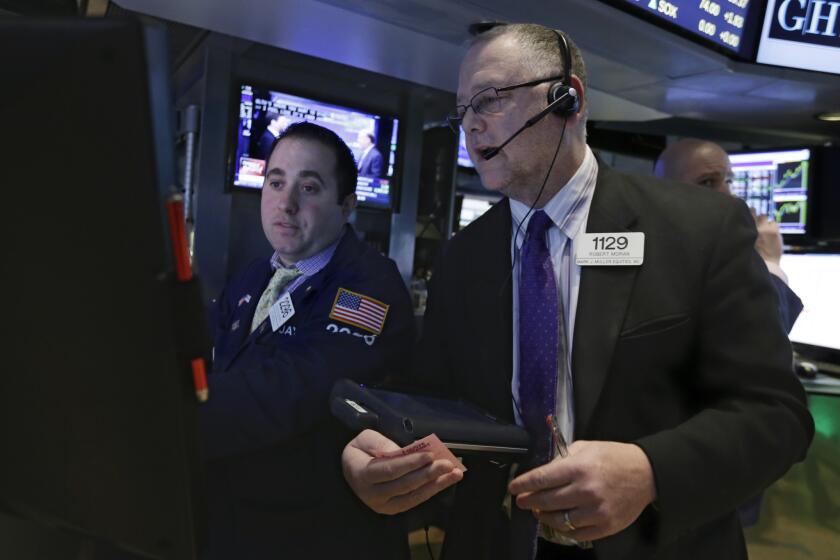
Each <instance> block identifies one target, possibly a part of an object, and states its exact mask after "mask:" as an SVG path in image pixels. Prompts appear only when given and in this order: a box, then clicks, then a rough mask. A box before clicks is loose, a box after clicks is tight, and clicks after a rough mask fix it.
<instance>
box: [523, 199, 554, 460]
mask: <svg viewBox="0 0 840 560" xmlns="http://www.w3.org/2000/svg"><path fill="white" fill-rule="evenodd" d="M552 225H554V224H553V222H552V221H551V218H549V217H548V215H546V213H545V212H543V211H542V210H538V211H537V212H535V213H534V215H533V216H532V217H531V221H530V223H529V224H528V231H527V234H526V236H525V243H524V244H523V245H522V265H521V273H520V275H519V407H520V411H519V412H520V414H521V415H522V422H523V423H524V424H525V428H526V429H527V430H528V433H529V434H531V440H532V446H531V453H530V456H529V462H530V463H531V464H530V465H529V466H531V467H535V466H538V465H542V464H544V463H547V462H548V461H549V459H550V458H551V432H550V430H549V428H548V426H547V424H546V421H545V417H546V416H547V415H549V414H554V409H555V404H556V403H555V399H556V394H557V349H558V344H557V337H558V332H557V330H558V329H557V327H558V317H559V314H558V310H557V307H558V305H557V284H556V283H555V281H554V267H553V266H552V264H551V254H550V253H549V251H548V244H547V243H546V232H547V231H548V228H550V227H551V226H552Z"/></svg>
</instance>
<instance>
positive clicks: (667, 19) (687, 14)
mask: <svg viewBox="0 0 840 560" xmlns="http://www.w3.org/2000/svg"><path fill="white" fill-rule="evenodd" d="M603 1H605V2H607V3H609V4H612V5H614V6H616V7H618V8H621V9H624V10H628V11H630V12H632V13H634V14H636V15H639V16H641V17H643V18H645V19H647V20H650V21H651V22H653V23H656V24H657V25H660V26H664V27H665V28H666V29H670V30H672V31H680V30H681V31H683V32H685V31H687V32H688V33H689V34H690V36H691V37H692V38H694V39H695V40H699V41H701V42H703V43H706V44H710V45H714V47H716V48H717V49H719V50H722V51H724V52H727V53H730V54H734V55H736V56H737V57H739V58H743V59H747V60H750V59H752V57H753V54H754V52H755V37H756V35H757V34H758V27H759V26H760V25H761V22H760V18H761V12H760V9H761V3H760V2H759V1H758V0H694V1H685V0H670V1H669V0H641V1H640V0H603Z"/></svg>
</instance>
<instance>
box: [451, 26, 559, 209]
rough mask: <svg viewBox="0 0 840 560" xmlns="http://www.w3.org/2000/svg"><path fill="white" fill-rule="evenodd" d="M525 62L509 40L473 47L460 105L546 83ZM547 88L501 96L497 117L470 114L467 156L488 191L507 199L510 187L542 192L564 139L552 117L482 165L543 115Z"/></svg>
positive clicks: (466, 129)
mask: <svg viewBox="0 0 840 560" xmlns="http://www.w3.org/2000/svg"><path fill="white" fill-rule="evenodd" d="M526 56H527V53H525V52H523V49H522V47H521V46H520V45H519V44H518V43H517V42H516V40H515V39H513V37H511V36H506V35H502V36H500V37H497V38H495V39H492V40H490V41H489V42H485V43H479V44H478V45H475V46H474V47H472V48H471V49H470V50H469V52H468V53H467V55H466V57H465V58H464V61H463V62H462V63H461V71H460V73H459V75H458V97H457V101H456V103H457V104H458V105H467V104H468V103H470V101H471V99H472V98H473V96H474V95H475V94H476V93H478V92H480V91H481V90H483V89H485V88H487V87H490V86H492V87H496V88H500V87H505V86H510V85H514V84H518V83H522V82H527V81H530V80H534V79H537V78H545V77H547V75H546V76H543V75H539V76H537V75H532V74H533V71H529V70H528V65H526V64H525V59H526ZM549 86H550V84H548V83H544V84H540V85H537V86H534V87H525V88H521V89H515V90H513V91H509V92H503V93H501V94H500V95H501V96H502V98H503V99H502V101H501V105H500V107H501V112H500V113H499V114H492V115H476V114H475V112H474V110H473V109H471V108H470V109H467V112H466V114H465V115H464V120H463V124H462V127H463V129H464V133H465V135H466V139H467V151H468V152H469V154H470V159H471V160H472V161H473V163H475V166H476V170H477V171H478V173H479V175H480V176H481V182H482V183H483V184H484V186H485V187H486V188H488V189H490V190H494V191H499V192H501V193H503V194H508V195H509V194H510V192H511V188H512V187H514V188H519V189H521V188H529V189H530V188H533V189H538V188H539V186H540V185H541V184H542V182H543V179H544V178H545V175H546V173H547V171H548V166H549V164H550V162H551V159H552V156H553V154H554V150H555V149H556V148H557V142H558V141H559V139H560V136H559V134H560V133H559V128H560V127H559V126H558V125H557V122H556V118H557V117H555V116H554V115H549V116H548V117H546V118H545V119H543V120H542V121H540V122H538V123H537V124H535V125H534V126H533V127H531V128H529V129H526V130H525V131H523V132H522V134H520V135H519V136H517V137H516V139H515V140H513V141H512V142H511V143H510V144H508V145H507V146H505V148H504V149H503V150H502V151H501V152H499V153H498V154H497V155H496V156H495V157H493V158H492V159H489V160H487V159H484V157H483V156H482V153H484V152H486V151H487V150H488V149H490V148H493V147H496V146H499V145H500V144H502V143H503V142H504V141H505V140H507V139H508V138H509V137H510V136H511V135H512V134H513V133H514V132H516V131H517V130H518V129H519V128H520V127H521V126H522V125H523V124H525V121H526V120H528V119H529V118H531V117H532V116H534V115H535V114H537V113H538V112H539V111H541V110H542V109H544V108H545V106H546V104H547V101H546V98H547V95H548V88H549Z"/></svg>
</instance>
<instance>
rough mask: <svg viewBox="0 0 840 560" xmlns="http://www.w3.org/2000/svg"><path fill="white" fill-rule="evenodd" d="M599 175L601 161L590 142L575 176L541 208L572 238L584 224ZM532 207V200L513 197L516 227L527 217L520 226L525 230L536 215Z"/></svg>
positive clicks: (512, 215)
mask: <svg viewBox="0 0 840 560" xmlns="http://www.w3.org/2000/svg"><path fill="white" fill-rule="evenodd" d="M597 177H598V161H597V160H596V159H595V155H594V154H593V153H592V150H591V149H590V148H589V146H586V154H585V155H584V157H583V162H581V164H580V167H578V169H577V171H575V174H574V175H572V178H571V179H569V181H568V182H567V183H566V184H565V185H563V187H562V188H561V189H560V190H559V191H557V194H555V195H554V196H553V197H551V199H550V200H549V201H548V202H547V203H546V204H545V206H543V207H542V208H541V210H543V211H544V212H545V213H546V214H548V217H549V218H551V221H552V222H554V225H556V226H558V227H559V228H560V230H561V231H562V232H563V234H564V235H565V236H566V237H568V238H569V239H574V237H575V236H576V235H577V234H578V232H579V231H580V230H581V228H582V227H583V226H584V222H585V220H586V216H587V214H588V212H586V211H585V209H586V207H587V206H588V204H587V201H589V200H591V199H592V192H593V189H594V188H595V180H596V179H597ZM530 209H531V206H530V205H529V204H525V203H523V202H519V201H518V200H513V199H511V200H510V213H511V217H512V218H513V227H517V226H518V225H519V222H520V221H522V219H523V218H526V215H527V218H526V219H525V221H524V222H523V223H522V225H521V230H522V232H523V233H524V232H525V231H526V230H527V229H528V222H529V221H530V219H531V216H533V212H531V213H530V214H529V213H528V210H530ZM523 238H524V235H520V236H519V239H518V240H517V246H520V245H521V244H522V240H523Z"/></svg>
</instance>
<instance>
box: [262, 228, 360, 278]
mask: <svg viewBox="0 0 840 560" xmlns="http://www.w3.org/2000/svg"><path fill="white" fill-rule="evenodd" d="M345 235H347V226H346V225H345V226H344V228H343V229H342V230H341V235H339V236H338V239H336V240H335V241H334V242H333V243H332V244H331V245H329V246H327V247H325V248H324V249H322V250H321V251H320V252H318V253H316V254H314V255H312V256H311V257H307V258H305V259H303V260H300V261H298V262H296V263H295V264H294V265H292V266H288V267H287V266H286V265H284V264H283V262H282V261H281V260H280V255H278V254H277V251H275V252H274V254H273V255H271V268H272V270H277V269H278V268H281V267H282V268H297V269H298V270H300V271H301V273H302V275H303V276H304V277H308V276H314V275H315V274H317V273H318V272H320V271H321V269H323V268H324V267H325V266H327V264H328V263H329V262H330V260H331V259H332V257H333V254H335V250H336V249H337V248H338V244H339V243H340V242H341V240H342V238H344V236H345Z"/></svg>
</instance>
